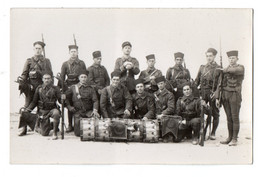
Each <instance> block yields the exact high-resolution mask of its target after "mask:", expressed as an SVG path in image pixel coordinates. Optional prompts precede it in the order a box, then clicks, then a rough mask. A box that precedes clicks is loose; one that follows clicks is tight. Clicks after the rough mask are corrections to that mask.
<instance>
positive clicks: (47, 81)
mask: <svg viewBox="0 0 260 177" xmlns="http://www.w3.org/2000/svg"><path fill="white" fill-rule="evenodd" d="M42 81H43V83H44V84H45V85H49V84H51V81H52V78H51V76H50V75H49V74H45V75H44V76H43V77H42Z"/></svg>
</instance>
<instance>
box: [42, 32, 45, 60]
mask: <svg viewBox="0 0 260 177" xmlns="http://www.w3.org/2000/svg"><path fill="white" fill-rule="evenodd" d="M42 42H43V43H44V38H43V34H42ZM42 51H43V57H44V58H45V48H44V47H43V48H42Z"/></svg>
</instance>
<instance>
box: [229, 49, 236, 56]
mask: <svg viewBox="0 0 260 177" xmlns="http://www.w3.org/2000/svg"><path fill="white" fill-rule="evenodd" d="M227 56H228V57H231V56H236V57H237V56H238V51H237V50H231V51H229V52H227Z"/></svg>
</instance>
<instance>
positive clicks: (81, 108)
mask: <svg viewBox="0 0 260 177" xmlns="http://www.w3.org/2000/svg"><path fill="white" fill-rule="evenodd" d="M87 75H88V71H82V72H81V73H80V74H79V83H78V84H75V85H73V86H71V87H70V88H69V90H68V91H67V92H66V95H67V100H66V104H67V107H68V110H69V111H71V112H73V116H74V134H75V135H76V136H79V135H80V118H90V117H100V116H99V114H98V107H99V102H98V99H97V95H96V91H95V89H94V88H93V87H92V86H91V85H90V83H89V82H87V78H88V76H87ZM70 99H71V100H70ZM70 103H72V104H70Z"/></svg>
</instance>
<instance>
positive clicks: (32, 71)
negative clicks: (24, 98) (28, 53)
mask: <svg viewBox="0 0 260 177" xmlns="http://www.w3.org/2000/svg"><path fill="white" fill-rule="evenodd" d="M45 72H48V73H50V74H52V67H51V62H50V60H49V59H48V58H44V57H43V56H42V55H40V56H33V57H31V58H28V59H27V60H26V62H25V65H24V68H23V72H22V78H23V79H24V80H28V81H29V83H30V84H32V85H33V87H34V89H36V88H37V87H38V86H39V85H40V84H42V74H43V73H45Z"/></svg>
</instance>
